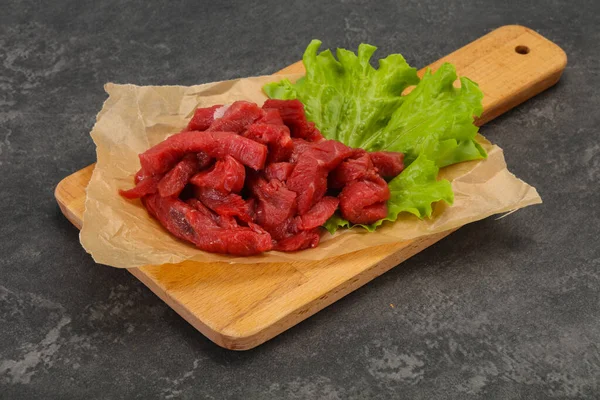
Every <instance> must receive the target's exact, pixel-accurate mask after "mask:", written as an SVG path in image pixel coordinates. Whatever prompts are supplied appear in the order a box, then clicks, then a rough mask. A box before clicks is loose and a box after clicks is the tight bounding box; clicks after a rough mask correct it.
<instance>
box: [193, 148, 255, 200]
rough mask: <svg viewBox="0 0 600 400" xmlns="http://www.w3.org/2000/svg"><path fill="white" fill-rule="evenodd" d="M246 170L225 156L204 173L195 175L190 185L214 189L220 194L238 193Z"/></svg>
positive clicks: (237, 162) (241, 187)
mask: <svg viewBox="0 0 600 400" xmlns="http://www.w3.org/2000/svg"><path fill="white" fill-rule="evenodd" d="M245 178H246V169H245V168H244V166H243V165H242V164H241V163H240V162H239V161H237V160H236V159H235V158H233V157H231V156H225V158H224V159H222V160H218V161H217V162H216V163H215V165H214V166H213V167H212V168H211V169H210V170H206V171H202V172H199V173H197V174H196V175H194V176H193V177H192V179H191V180H190V183H191V184H193V185H196V186H199V187H207V188H213V189H216V190H218V191H220V192H222V193H225V194H227V193H231V192H233V193H239V192H240V191H241V190H242V189H243V187H244V179H245Z"/></svg>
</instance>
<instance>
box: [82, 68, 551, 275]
mask: <svg viewBox="0 0 600 400" xmlns="http://www.w3.org/2000/svg"><path fill="white" fill-rule="evenodd" d="M284 77H287V78H288V79H290V80H292V81H294V80H295V79H297V78H298V77H299V75H289V76H282V75H278V76H277V77H272V76H263V77H255V78H245V79H236V80H231V81H224V82H217V83H209V84H204V85H198V86H191V87H183V86H134V85H116V84H112V83H109V84H107V85H106V86H105V89H106V91H107V93H108V94H109V98H108V99H107V100H106V102H105V103H104V106H103V108H102V111H100V113H99V114H98V117H97V122H96V125H95V126H94V129H93V130H92V133H91V135H92V138H93V139H94V142H95V143H96V146H97V157H98V162H97V164H96V168H95V169H94V174H93V176H92V179H91V181H90V183H89V186H88V188H87V199H86V204H85V205H86V207H85V213H84V216H83V228H82V230H81V234H80V239H81V243H82V245H83V247H84V248H85V249H86V251H88V252H89V253H90V254H91V255H92V257H93V258H94V260H95V261H96V262H98V263H100V264H106V265H111V266H113V267H120V268H131V267H140V266H144V265H160V264H166V263H179V262H182V261H185V260H193V261H199V262H216V261H219V262H236V263H263V262H285V261H291V260H321V259H324V258H328V257H333V256H338V255H342V254H346V253H351V252H354V251H357V250H362V249H366V248H368V247H373V246H378V245H382V244H386V243H392V242H400V241H404V240H408V239H414V238H417V237H419V236H423V235H430V234H433V233H437V232H442V231H446V230H449V229H453V228H458V227H460V226H462V225H464V224H467V223H469V222H473V221H477V220H480V219H483V218H486V217H488V216H490V215H493V214H498V213H504V212H507V211H512V210H516V209H518V208H522V207H525V206H528V205H531V204H536V203H541V199H540V197H539V195H538V194H537V191H536V190H535V188H533V187H532V186H529V185H528V184H526V183H525V182H523V181H521V180H519V179H517V178H516V177H515V176H514V175H513V174H511V173H510V172H509V171H508V170H507V168H506V163H505V161H504V156H503V153H502V150H501V149H500V148H499V147H498V146H495V145H492V144H491V143H489V142H487V141H486V140H485V139H483V138H482V137H480V141H481V143H482V144H483V146H484V148H485V149H486V150H487V151H488V154H489V157H488V159H487V160H485V161H478V162H476V161H472V162H465V163H461V164H457V165H453V166H450V167H446V168H445V169H443V170H442V171H441V176H442V177H443V178H446V179H449V180H451V181H452V188H453V189H454V195H455V196H454V197H455V200H454V205H452V206H447V205H446V204H445V203H442V202H440V203H438V204H436V206H435V208H434V215H433V217H432V218H431V219H430V220H419V219H417V218H415V217H413V216H411V215H402V216H401V217H400V218H399V219H398V221H396V222H395V223H386V224H384V226H383V227H381V228H380V229H378V230H377V231H376V232H375V233H366V232H365V231H363V230H360V229H352V230H346V229H344V230H340V231H339V232H338V233H336V234H335V235H333V236H332V235H330V234H329V233H327V232H325V233H324V234H323V236H322V239H321V244H320V245H319V246H318V247H317V248H315V249H310V250H304V251H300V252H295V253H282V252H276V251H271V252H268V253H265V254H263V255H259V256H253V257H234V256H226V255H220V254H212V253H207V252H203V251H201V250H198V249H197V248H196V247H194V246H193V245H191V244H188V243H184V242H182V241H180V240H178V239H176V238H175V237H174V236H172V235H171V234H170V233H168V232H167V231H166V230H165V229H163V228H162V226H161V225H160V224H159V223H158V222H157V221H156V220H154V219H153V218H151V217H150V216H149V215H148V213H147V212H146V209H145V208H144V207H143V206H142V204H141V202H139V201H128V200H126V199H124V198H122V197H121V196H120V195H119V194H118V190H119V189H129V188H131V187H132V186H133V175H134V174H135V172H136V171H137V170H138V169H139V160H138V154H139V153H141V152H143V151H145V150H146V149H148V148H149V147H151V146H153V145H155V144H157V143H159V142H161V141H162V140H164V139H165V138H166V137H167V136H169V135H171V134H173V133H177V132H179V131H181V130H182V129H183V128H184V127H185V126H186V124H187V121H188V120H189V119H190V118H191V116H192V115H193V112H194V110H195V109H196V107H199V106H201V107H205V106H210V105H214V104H226V103H231V102H233V101H235V100H249V101H253V102H256V103H258V104H262V103H263V101H264V100H265V99H266V96H265V95H264V94H263V93H262V91H261V88H262V86H263V85H264V84H265V83H267V82H272V81H274V80H279V79H282V78H284Z"/></svg>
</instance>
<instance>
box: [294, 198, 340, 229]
mask: <svg viewBox="0 0 600 400" xmlns="http://www.w3.org/2000/svg"><path fill="white" fill-rule="evenodd" d="M339 202H340V201H339V199H338V198H336V197H330V196H325V197H323V198H322V199H321V200H320V201H319V202H318V203H317V204H315V205H314V206H313V207H312V208H311V209H310V210H308V212H307V213H306V214H304V215H302V216H300V217H297V218H298V219H299V221H298V222H297V226H298V228H299V229H301V230H310V229H314V228H317V227H319V226H321V225H323V224H324V223H325V222H326V221H327V220H328V219H329V218H330V217H331V216H332V215H333V213H334V212H335V210H336V209H337V206H338V204H339Z"/></svg>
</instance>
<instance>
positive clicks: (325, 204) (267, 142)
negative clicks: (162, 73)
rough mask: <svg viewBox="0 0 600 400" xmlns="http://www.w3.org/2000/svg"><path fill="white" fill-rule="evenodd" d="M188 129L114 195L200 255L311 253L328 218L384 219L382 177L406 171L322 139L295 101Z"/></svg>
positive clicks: (145, 160) (214, 112) (202, 112)
mask: <svg viewBox="0 0 600 400" xmlns="http://www.w3.org/2000/svg"><path fill="white" fill-rule="evenodd" d="M187 129H188V130H187V131H185V132H181V133H178V134H175V135H173V136H171V137H169V138H168V139H166V140H165V141H163V142H162V143H159V144H157V145H156V146H154V147H152V148H150V149H148V150H147V151H145V152H144V153H142V154H140V155H139V158H140V163H141V169H140V170H139V171H138V172H137V173H136V175H135V177H134V182H135V184H136V186H135V187H134V188H133V189H130V190H125V191H123V190H121V191H120V193H121V195H123V197H126V198H129V199H134V198H141V200H142V204H144V206H145V207H146V209H147V210H148V213H149V214H150V215H151V216H153V217H154V218H156V219H157V220H158V221H159V222H160V223H161V224H162V225H163V226H164V227H165V228H166V229H167V230H168V231H169V232H171V233H172V234H173V235H174V236H176V237H178V238H179V239H182V240H186V241H188V242H190V243H193V244H194V245H196V246H197V247H198V248H199V249H201V250H204V251H210V252H216V253H224V254H234V255H238V256H250V255H254V254H259V253H261V252H263V251H268V250H271V249H275V250H279V251H297V250H303V249H307V248H312V247H316V246H317V245H318V244H319V241H320V237H321V236H320V234H321V232H320V231H321V228H320V227H321V226H322V225H324V224H325V223H326V221H327V220H328V219H329V218H331V217H332V216H333V215H334V213H335V212H336V211H338V212H340V213H341V215H342V217H344V218H346V219H347V220H348V221H350V222H351V223H353V224H370V223H373V222H375V221H377V220H379V219H382V218H385V216H386V215H387V206H386V201H387V200H388V199H389V197H390V191H389V188H388V186H387V183H386V182H385V180H384V179H383V178H393V177H394V176H396V175H397V174H398V173H400V171H402V169H403V168H404V165H403V155H402V154H400V153H392V152H376V153H368V152H366V151H365V150H362V149H352V148H350V147H348V146H346V145H344V144H342V143H340V142H337V141H335V140H325V139H324V138H323V136H322V135H321V133H320V132H319V131H318V129H317V128H316V127H315V126H314V124H313V123H312V122H309V121H307V120H306V115H305V113H304V107H303V106H302V103H300V102H299V101H297V100H267V101H266V102H265V104H264V105H263V107H262V108H260V107H258V106H257V105H256V104H253V103H249V102H245V101H236V102H234V103H233V104H231V105H230V106H214V107H207V108H199V109H197V110H196V111H195V112H194V116H193V117H192V119H191V120H190V122H189V124H188V127H187Z"/></svg>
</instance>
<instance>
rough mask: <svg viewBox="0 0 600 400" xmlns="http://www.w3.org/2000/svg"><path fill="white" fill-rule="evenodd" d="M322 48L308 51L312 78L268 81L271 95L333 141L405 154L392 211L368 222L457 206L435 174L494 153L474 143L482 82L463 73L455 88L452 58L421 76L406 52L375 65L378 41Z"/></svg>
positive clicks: (330, 225) (338, 223) (393, 185)
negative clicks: (293, 104) (294, 103)
mask: <svg viewBox="0 0 600 400" xmlns="http://www.w3.org/2000/svg"><path fill="white" fill-rule="evenodd" d="M320 46H321V42H320V41H318V40H313V41H312V42H311V43H310V44H309V45H308V47H307V49H306V51H305V53H304V56H303V58H302V60H303V62H304V66H305V69H306V75H305V77H303V78H301V79H299V80H298V81H297V82H296V83H291V82H290V81H289V80H287V79H284V80H282V81H280V82H274V83H270V84H267V85H266V86H265V87H264V91H265V93H266V94H267V95H268V96H269V97H271V98H278V99H299V100H300V101H301V102H302V103H303V104H304V106H305V110H306V115H307V118H308V119H309V120H310V121H313V122H314V123H315V124H316V126H317V128H319V130H320V131H321V133H323V135H324V136H325V137H326V138H328V139H335V140H339V141H341V142H343V143H345V144H346V145H349V146H351V147H361V148H364V149H365V150H368V151H378V150H386V151H398V152H402V153H404V154H405V164H406V165H407V166H408V167H407V168H406V170H404V171H403V172H402V173H401V174H400V175H399V176H397V177H396V178H394V179H393V180H392V181H390V182H389V186H390V190H391V192H392V197H391V199H390V200H389V201H388V216H387V217H386V218H385V219H383V220H381V221H377V222H376V223H375V224H372V225H369V226H363V227H364V228H365V229H367V230H373V229H375V228H376V227H377V226H379V225H381V224H382V223H383V221H386V220H389V221H395V220H396V219H397V216H398V214H399V213H401V212H409V213H412V214H414V215H416V216H417V217H419V218H424V217H429V216H431V210H432V206H431V204H432V203H434V202H436V201H440V200H444V201H446V202H448V203H450V204H451V203H452V201H453V194H452V189H451V186H450V183H449V182H448V181H438V180H437V179H436V178H437V174H438V169H439V167H444V166H447V165H451V164H455V163H458V162H462V161H468V160H477V159H482V158H485V157H486V156H487V155H486V153H485V150H484V149H483V148H482V147H481V146H480V145H479V144H478V143H477V142H476V141H475V135H476V134H477V127H476V126H475V125H474V124H473V121H474V116H479V115H481V112H482V110H483V108H482V105H481V100H482V98H483V94H482V92H481V90H480V89H479V87H478V86H477V84H476V83H474V82H472V81H471V80H469V79H467V78H460V87H454V83H455V81H456V80H457V75H456V70H455V68H454V67H453V66H452V65H451V64H448V63H446V64H443V65H442V66H441V67H440V68H439V69H438V70H437V71H436V72H435V73H431V71H427V72H426V73H425V75H424V76H423V78H422V79H421V80H419V78H418V76H417V73H416V70H415V69H414V68H411V67H410V66H409V65H408V64H407V63H406V60H405V59H404V58H403V57H402V56H401V55H400V54H392V55H389V56H388V57H386V58H384V59H381V60H379V68H377V69H376V68H373V67H372V66H371V57H372V55H373V53H374V52H375V50H376V47H374V46H371V45H367V44H361V45H360V46H359V48H358V54H354V53H353V52H351V51H348V50H344V49H337V51H336V56H337V60H336V58H335V57H334V56H333V54H332V52H331V51H330V50H325V51H323V52H321V53H319V48H320ZM412 85H416V86H415V87H414V89H413V90H412V91H411V92H410V93H409V94H407V95H402V92H403V91H404V90H405V89H406V88H408V87H409V86H412ZM350 225H351V224H350V223H349V222H348V221H345V220H344V219H343V218H341V217H340V216H339V215H334V216H333V217H332V218H331V219H330V220H329V221H328V222H327V224H326V225H325V227H326V228H327V229H328V230H329V231H330V232H332V233H333V232H335V230H336V229H337V228H338V227H349V226H350Z"/></svg>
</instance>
